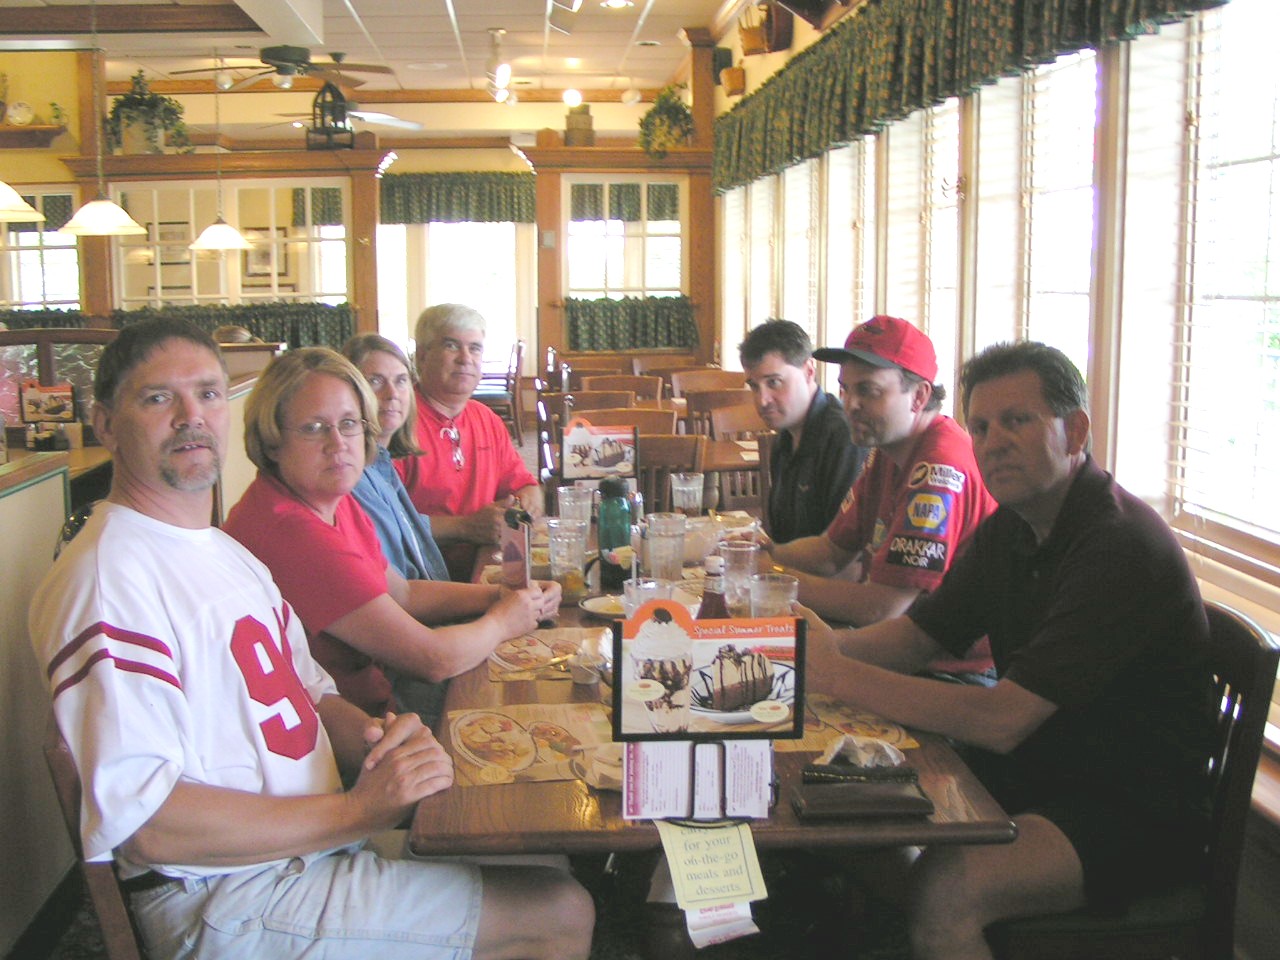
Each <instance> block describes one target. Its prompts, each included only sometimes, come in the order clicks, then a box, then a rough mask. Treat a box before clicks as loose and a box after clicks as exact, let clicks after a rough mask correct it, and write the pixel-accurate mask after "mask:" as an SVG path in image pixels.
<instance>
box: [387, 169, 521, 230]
mask: <svg viewBox="0 0 1280 960" xmlns="http://www.w3.org/2000/svg"><path fill="white" fill-rule="evenodd" d="M533 177H534V175H533V174H532V173H390V174H387V175H386V176H384V177H383V178H382V209H381V222H382V223H431V222H439V223H463V222H474V223H500V222H508V223H533V222H534V181H533Z"/></svg>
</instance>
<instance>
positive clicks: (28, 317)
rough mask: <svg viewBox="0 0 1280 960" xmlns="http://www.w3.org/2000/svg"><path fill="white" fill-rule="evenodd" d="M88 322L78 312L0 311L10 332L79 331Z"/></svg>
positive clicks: (1, 318) (0, 320)
mask: <svg viewBox="0 0 1280 960" xmlns="http://www.w3.org/2000/svg"><path fill="white" fill-rule="evenodd" d="M29 202H30V201H28V203H29ZM6 226H12V224H6ZM88 322H89V318H88V317H86V316H85V315H84V314H83V313H81V312H80V311H79V310H0V323H3V324H4V325H5V326H6V327H8V328H9V329H10V330H39V329H42V328H44V327H68V328H72V329H77V330H79V329H82V328H83V327H84V326H85V325H86V324H88Z"/></svg>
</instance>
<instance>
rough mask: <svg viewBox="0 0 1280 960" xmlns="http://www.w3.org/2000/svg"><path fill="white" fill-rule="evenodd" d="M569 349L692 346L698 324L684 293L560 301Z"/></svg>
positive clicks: (696, 334) (696, 338) (696, 341)
mask: <svg viewBox="0 0 1280 960" xmlns="http://www.w3.org/2000/svg"><path fill="white" fill-rule="evenodd" d="M564 315H565V325H566V326H567V327H568V330H569V349H570V350H639V349H646V350H647V349H655V348H660V347H695V346H697V345H698V328H697V326H696V325H695V323H694V320H693V304H692V303H691V302H690V301H689V298H688V297H623V298H622V299H621V300H613V299H610V298H608V297H604V298H601V299H599V300H578V299H575V298H572V297H570V298H569V299H567V300H565V302H564Z"/></svg>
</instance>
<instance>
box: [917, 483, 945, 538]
mask: <svg viewBox="0 0 1280 960" xmlns="http://www.w3.org/2000/svg"><path fill="white" fill-rule="evenodd" d="M950 518H951V495H950V494H947V493H916V494H912V496H911V499H910V500H908V501H907V523H909V524H910V525H911V527H912V528H913V529H915V530H920V531H922V532H924V533H931V534H934V535H936V536H942V535H943V534H945V533H946V532H947V521H948V520H949V519H950Z"/></svg>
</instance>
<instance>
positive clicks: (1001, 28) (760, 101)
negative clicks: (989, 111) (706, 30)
mask: <svg viewBox="0 0 1280 960" xmlns="http://www.w3.org/2000/svg"><path fill="white" fill-rule="evenodd" d="M1224 2H1226V0H869V2H868V3H867V4H866V5H865V6H864V7H862V8H861V9H860V10H858V11H857V12H856V13H854V14H853V15H851V16H849V17H847V18H845V19H844V20H842V21H841V22H840V23H838V24H836V26H834V27H833V28H832V29H831V30H829V31H827V33H826V34H825V35H824V36H823V37H822V39H821V40H819V41H818V42H817V43H815V44H813V46H811V47H808V48H807V49H805V50H803V51H802V52H801V53H799V54H798V55H797V56H795V57H794V58H793V59H792V60H791V62H790V63H788V64H787V66H786V67H785V68H784V69H783V70H781V71H779V72H778V73H776V74H774V75H773V76H772V77H770V78H769V80H768V81H766V82H765V83H764V84H763V85H762V86H761V87H760V89H759V90H757V91H756V92H755V93H753V94H751V96H749V97H744V98H743V99H742V100H741V101H740V102H739V103H738V105H737V106H735V107H734V108H733V109H732V110H730V111H729V112H728V113H726V114H723V115H722V116H721V117H719V118H718V119H717V120H716V125H715V151H714V154H713V161H712V163H713V166H712V180H713V182H714V185H715V189H716V190H717V191H721V192H723V191H725V190H729V189H732V188H733V187H736V186H741V185H742V184H746V183H750V182H751V181H753V180H757V179H759V178H760V177H763V176H767V175H769V174H773V173H777V172H778V171H779V170H782V169H783V168H785V167H788V166H791V165H792V164H794V163H798V162H799V161H801V160H807V159H809V158H811V157H816V156H818V155H819V154H821V153H823V152H824V151H826V150H829V149H831V148H832V147H837V146H840V145H842V144H845V143H848V142H850V141H851V140H853V139H854V138H855V137H859V136H863V135H866V134H874V133H876V132H877V131H878V130H880V129H881V128H882V127H883V126H885V125H886V124H888V123H890V122H892V121H894V120H898V119H900V118H902V117H905V116H907V115H908V114H910V113H912V112H914V111H916V110H918V109H920V108H921V107H926V106H930V105H931V104H936V103H941V102H942V101H944V100H946V99H948V98H949V97H954V96H958V95H961V94H965V93H970V92H972V91H974V90H976V89H977V88H978V87H979V86H981V85H982V84H984V83H991V82H993V81H995V80H997V79H999V78H1000V77H1002V76H1007V75H1010V74H1013V73H1016V72H1018V71H1019V70H1022V69H1024V68H1026V67H1030V66H1034V65H1036V64H1039V63H1045V62H1048V61H1051V60H1053V59H1054V58H1056V57H1057V56H1059V55H1061V54H1064V53H1070V52H1073V51H1076V50H1081V49H1084V48H1086V47H1098V46H1101V45H1102V44H1104V43H1107V42H1110V41H1113V40H1123V39H1128V38H1131V37H1134V36H1137V35H1140V34H1142V33H1149V32H1150V31H1151V30H1152V29H1153V27H1154V26H1155V25H1157V24H1159V23H1167V22H1170V21H1173V20H1176V19H1179V18H1181V17H1184V16H1188V15H1190V14H1192V13H1196V12H1198V11H1201V10H1207V9H1210V8H1212V7H1218V6H1221V5H1222V4H1223V3H1224Z"/></svg>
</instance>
